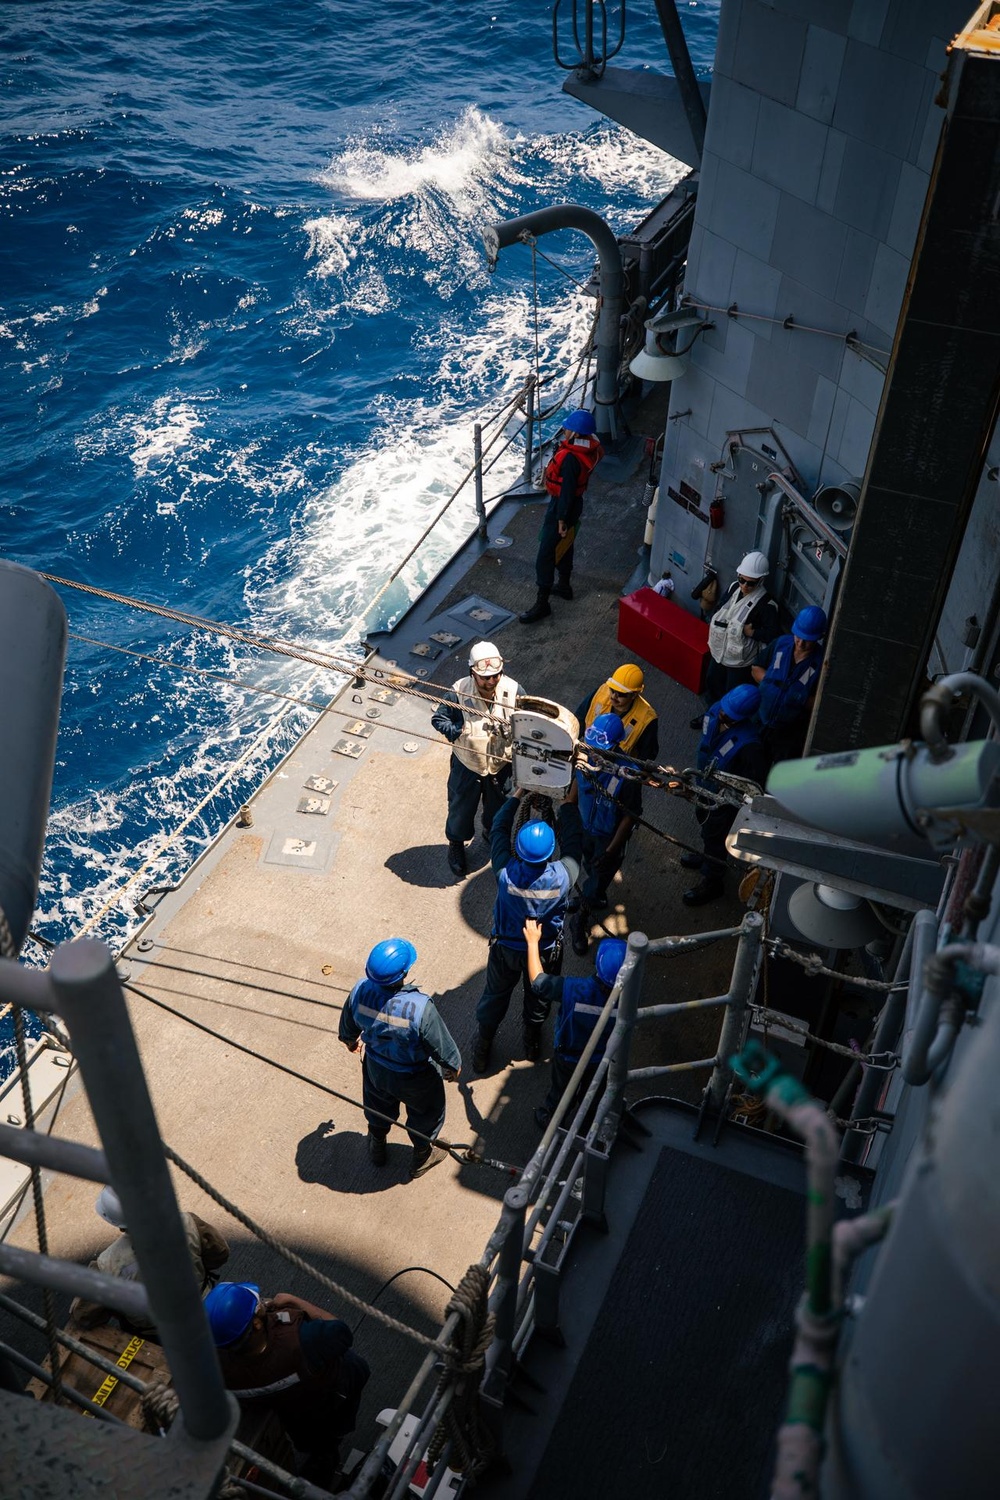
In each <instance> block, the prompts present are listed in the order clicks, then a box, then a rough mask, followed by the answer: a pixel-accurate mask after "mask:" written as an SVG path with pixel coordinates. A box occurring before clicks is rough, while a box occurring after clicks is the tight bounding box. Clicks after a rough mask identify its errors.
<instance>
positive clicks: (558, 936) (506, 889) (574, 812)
mask: <svg viewBox="0 0 1000 1500" xmlns="http://www.w3.org/2000/svg"><path fill="white" fill-rule="evenodd" d="M517 807H518V801H517V798H516V797H508V799H507V801H506V802H505V803H504V805H503V807H502V808H501V809H500V811H499V813H498V814H497V816H496V818H495V820H494V823H493V838H492V846H493V871H494V874H495V875H496V877H497V898H496V902H495V904H494V907H493V933H492V936H491V938H490V956H489V959H488V960H487V964H486V983H485V986H484V989H483V993H482V996H481V997H480V1001H479V1004H478V1005H477V1006H476V1021H477V1022H478V1025H479V1030H480V1032H481V1033H482V1034H483V1035H485V1036H488V1037H492V1036H493V1035H494V1033H495V1032H496V1030H497V1027H498V1026H499V1025H500V1022H501V1021H502V1020H503V1018H504V1016H505V1015H506V1014H507V1007H508V1006H509V1005H510V997H511V995H512V994H513V993H514V988H515V986H516V984H517V981H518V980H519V979H520V980H522V981H523V992H524V1009H523V1018H524V1024H525V1026H538V1025H540V1024H541V1023H542V1022H543V1021H544V1020H545V1018H546V1016H547V1015H548V1013H549V1007H548V1004H547V1002H545V1001H544V1000H540V999H539V998H538V996H537V995H536V994H535V992H534V990H533V988H532V985H531V981H530V979H529V978H528V958H527V953H528V948H527V944H526V943H525V941H524V923H525V921H526V919H527V918H528V917H533V918H534V919H535V920H536V921H538V922H541V924H542V938H541V943H540V944H539V947H540V950H541V957H542V963H543V964H544V965H545V967H546V969H547V970H548V971H549V972H551V973H558V972H559V969H560V968H561V967H562V930H563V919H564V917H565V914H566V907H567V904H568V901H569V893H570V889H571V888H572V886H573V883H574V881H575V880H576V877H577V874H578V873H579V869H580V854H581V847H582V843H583V833H582V829H581V826H580V813H579V809H578V808H576V807H575V806H573V805H572V804H570V803H565V802H564V803H563V805H562V806H561V807H560V809H559V813H558V815H557V822H558V827H559V845H560V849H561V850H562V858H561V859H557V860H550V861H549V863H548V864H546V865H534V864H527V863H526V862H525V861H524V860H522V859H518V858H517V857H516V856H515V855H512V853H511V830H512V828H513V824H514V815H515V814H516V812H517Z"/></svg>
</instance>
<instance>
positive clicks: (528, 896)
mask: <svg viewBox="0 0 1000 1500" xmlns="http://www.w3.org/2000/svg"><path fill="white" fill-rule="evenodd" d="M507 889H508V890H509V891H510V893H511V895H512V896H523V897H524V899H525V901H554V900H555V899H556V897H557V896H561V895H562V891H561V890H560V889H559V887H558V886H557V885H556V886H553V887H552V889H551V890H549V889H548V888H545V889H542V888H541V887H538V886H536V887H535V888H534V889H533V890H525V891H523V890H522V889H521V887H520V886H519V885H511V883H510V881H509V880H508V882H507Z"/></svg>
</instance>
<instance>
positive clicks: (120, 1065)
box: [50, 939, 237, 1442]
mask: <svg viewBox="0 0 1000 1500" xmlns="http://www.w3.org/2000/svg"><path fill="white" fill-rule="evenodd" d="M50 973H51V976H52V983H53V986H54V988H55V991H56V994H57V995H58V997H59V1009H60V1013H61V1014H62V1016H63V1019H64V1020H65V1022H66V1025H67V1027H68V1028H69V1032H70V1036H71V1037H72V1041H73V1050H74V1052H75V1054H76V1058H77V1061H78V1062H79V1065H80V1071H81V1073H82V1074H83V1081H84V1083H85V1085H86V1088H87V1096H88V1099H89V1101H90V1107H91V1110H92V1111H93V1115H94V1119H95V1121H96V1123H97V1128H98V1130H99V1132H100V1136H101V1141H102V1143H103V1145H104V1150H105V1152H106V1154H107V1158H108V1164H109V1165H110V1167H111V1175H112V1180H113V1183H114V1188H115V1192H116V1193H117V1194H118V1197H119V1198H120V1199H121V1204H122V1208H123V1209H124V1212H125V1220H126V1223H127V1224H128V1226H129V1234H130V1236H131V1239H132V1243H133V1245H134V1247H135V1251H136V1255H137V1257H138V1260H139V1265H140V1267H141V1269H142V1275H143V1280H144V1282H145V1287H146V1291H147V1294H148V1296H149V1304H150V1310H151V1312H152V1315H153V1319H154V1321H155V1323H156V1326H157V1329H158V1330H159V1334H160V1339H161V1342H162V1344H163V1349H164V1352H165V1353H166V1356H167V1359H168V1361H169V1363H170V1369H171V1371H172V1374H173V1381H174V1386H175V1389H176V1391H177V1395H178V1398H179V1400H180V1403H181V1411H180V1416H179V1422H178V1425H183V1426H184V1427H186V1429H187V1430H188V1432H189V1433H190V1434H191V1436H192V1437H193V1438H196V1439H200V1440H204V1441H208V1442H212V1441H215V1440H217V1439H219V1438H222V1437H225V1438H227V1439H228V1438H229V1437H231V1436H232V1434H233V1432H234V1431H235V1426H236V1417H237V1411H236V1405H235V1402H233V1400H232V1398H231V1397H229V1396H228V1395H227V1394H226V1391H225V1389H224V1387H223V1384H222V1376H221V1374H220V1372H219V1364H218V1360H217V1358H216V1354H215V1347H214V1345H213V1343H212V1338H211V1334H210V1332H209V1328H208V1320H207V1319H206V1317H205V1311H204V1308H203V1306H202V1301H201V1296H200V1292H199V1288H198V1285H197V1282H196V1280H195V1274H194V1267H193V1265H192V1263H191V1256H190V1254H189V1252H188V1248H187V1240H186V1238H185V1234H184V1227H183V1224H182V1223H181V1217H180V1212H179V1210H178V1207H177V1199H176V1197H175V1196H174V1189H173V1184H172V1182H171V1180H170V1174H169V1171H168V1169H167V1164H166V1159H165V1157H164V1155H163V1148H162V1146H161V1143H160V1132H159V1127H158V1126H157V1123H156V1117H155V1115H154V1113H153V1106H152V1102H151V1101H150V1097H149V1092H148V1090H147V1088H146V1080H145V1077H144V1074H143V1071H142V1063H141V1061H140V1059H139V1053H138V1049H137V1048H136V1044H135V1037H134V1036H133V1034H132V1027H131V1024H130V1022H129V1017H128V1011H127V1009H126V1006H125V997H124V995H123V994H122V989H121V985H120V983H119V981H118V976H117V974H116V973H115V966H114V961H113V960H112V957H111V955H110V953H109V952H108V950H107V948H105V947H104V945H103V944H102V943H97V942H93V941H92V940H89V939H83V940H82V941H80V942H75V943H66V944H63V945H62V946H61V947H59V948H57V949H56V950H55V952H54V953H53V955H52V966H51V970H50Z"/></svg>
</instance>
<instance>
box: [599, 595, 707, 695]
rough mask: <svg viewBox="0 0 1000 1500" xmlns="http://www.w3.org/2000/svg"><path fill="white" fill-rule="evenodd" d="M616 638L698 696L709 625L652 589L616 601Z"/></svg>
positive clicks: (702, 676) (702, 677)
mask: <svg viewBox="0 0 1000 1500" xmlns="http://www.w3.org/2000/svg"><path fill="white" fill-rule="evenodd" d="M618 639H619V641H620V642H621V644H622V645H623V646H627V647H628V649H629V650H630V651H632V652H633V653H634V654H635V655H636V656H641V657H642V659H643V661H648V662H649V663H650V665H651V666H654V667H658V668H659V670H660V671H661V672H664V673H666V675H667V676H668V677H672V678H673V680H674V681H675V682H679V683H680V684H681V686H682V687H686V688H689V689H690V690H691V692H692V693H700V692H701V686H702V682H703V680H704V675H705V666H706V663H707V661H708V625H707V623H706V622H705V621H704V620H703V619H702V618H701V617H700V615H693V614H690V613H689V612H688V611H687V610H686V609H683V608H682V607H681V606H680V605H679V604H675V603H674V601H673V600H672V599H666V598H663V597H662V596H661V595H660V594H658V593H657V592H656V590H655V589H648V588H645V589H636V591H635V593H634V594H626V595H625V597H624V598H623V599H619V601H618Z"/></svg>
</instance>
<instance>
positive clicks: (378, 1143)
mask: <svg viewBox="0 0 1000 1500" xmlns="http://www.w3.org/2000/svg"><path fill="white" fill-rule="evenodd" d="M368 1155H369V1156H370V1157H371V1160H372V1166H374V1167H384V1166H385V1156H386V1152H385V1136H384V1135H376V1134H375V1132H374V1130H371V1129H369V1131H368Z"/></svg>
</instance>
